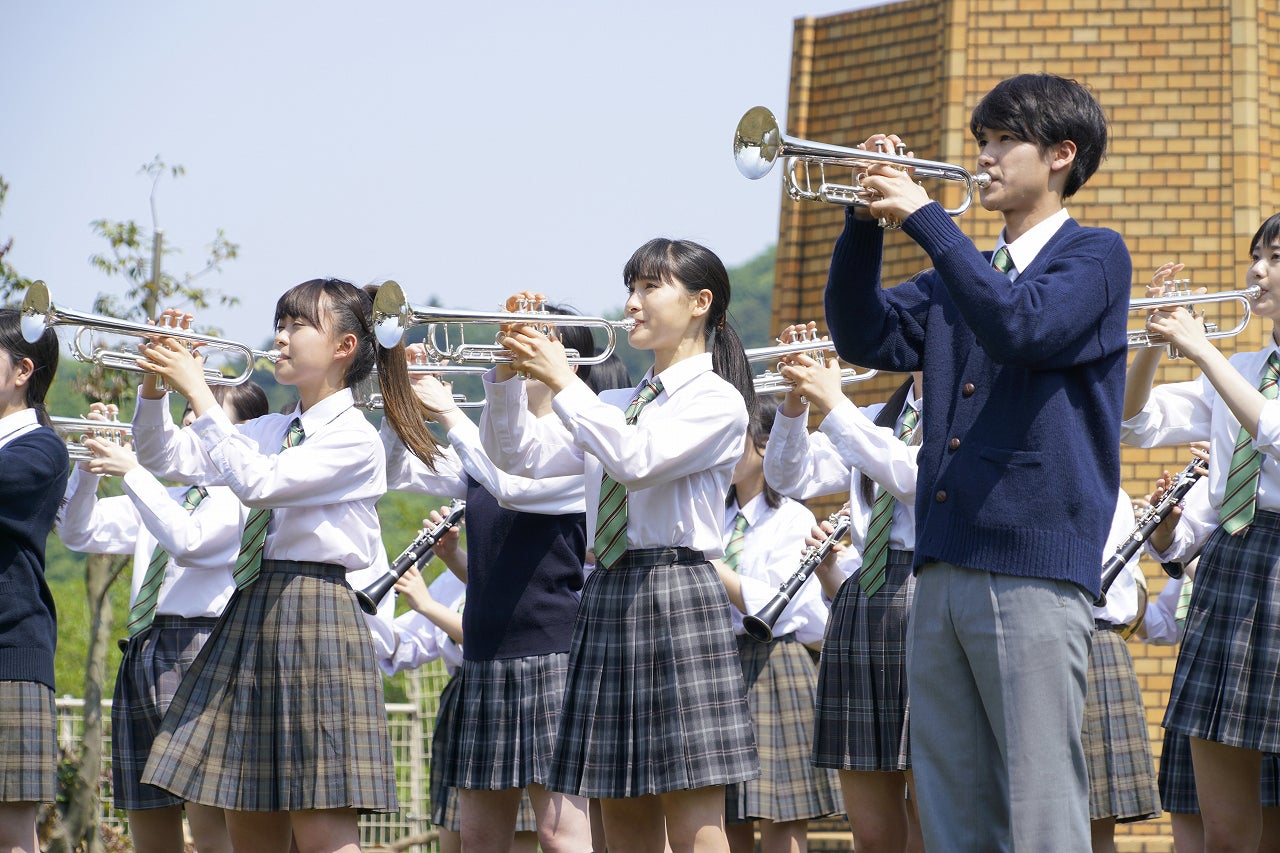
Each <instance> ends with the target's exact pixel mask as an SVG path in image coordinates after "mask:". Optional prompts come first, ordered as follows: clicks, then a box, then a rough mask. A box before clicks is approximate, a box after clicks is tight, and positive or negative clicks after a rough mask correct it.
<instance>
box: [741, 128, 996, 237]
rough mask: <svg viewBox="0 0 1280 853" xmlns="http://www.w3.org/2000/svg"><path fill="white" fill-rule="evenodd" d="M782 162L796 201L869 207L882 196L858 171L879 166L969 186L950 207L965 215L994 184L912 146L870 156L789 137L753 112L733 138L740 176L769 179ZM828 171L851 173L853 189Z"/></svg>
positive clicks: (785, 179) (881, 149) (984, 176)
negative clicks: (913, 153)
mask: <svg viewBox="0 0 1280 853" xmlns="http://www.w3.org/2000/svg"><path fill="white" fill-rule="evenodd" d="M778 158H784V159H786V160H787V161H788V162H787V165H786V171H785V173H784V175H783V185H784V186H785V188H786V190H787V195H789V196H790V197H791V198H792V199H793V200H795V201H823V202H827V203H828V204H843V205H861V206H864V207H865V206H866V205H867V204H869V203H871V202H872V201H875V200H876V199H877V198H878V197H879V196H878V194H877V193H876V192H874V191H873V190H870V189H868V188H866V187H863V186H862V185H861V181H860V179H859V177H858V172H859V171H861V170H863V169H866V168H867V167H868V166H870V165H872V164H875V163H887V164H889V165H891V166H897V167H899V168H903V169H911V170H913V171H914V173H915V175H916V177H919V178H932V179H936V180H941V181H951V182H954V183H958V184H963V186H964V198H963V199H961V201H960V203H959V204H958V205H956V206H955V207H950V208H944V209H945V210H946V211H947V213H948V214H950V215H951V216H959V215H960V214H962V213H964V212H965V211H966V210H968V209H969V206H970V205H971V204H973V194H974V191H975V189H979V188H982V189H985V188H986V187H987V186H988V185H989V184H990V183H991V176H990V175H988V174H986V173H985V172H984V173H981V174H977V175H972V174H970V173H969V172H968V171H967V170H965V169H963V168H961V167H959V166H954V165H952V164H950V163H942V162H939V161H937V160H921V159H919V158H916V157H908V156H907V155H906V147H905V146H902V145H899V146H898V150H897V152H896V153H890V152H888V151H885V150H884V146H883V145H880V146H879V150H876V151H866V150H863V149H861V148H842V147H840V146H837V145H827V144H824V143H821V142H810V141H808V140H805V139H793V138H791V137H788V136H783V134H782V129H781V127H780V126H779V125H778V120H777V119H776V118H774V117H773V113H771V112H770V111H769V110H768V109H766V108H764V107H752V108H751V109H749V110H747V112H746V114H745V115H743V117H742V119H741V120H740V121H739V122H738V127H737V129H736V130H735V131H734V134H733V159H734V161H735V162H736V163H737V164H738V171H739V172H741V173H742V174H743V176H744V177H747V178H750V179H751V180H756V179H758V178H763V177H764V176H765V175H767V174H769V171H770V170H771V169H772V168H773V164H774V163H775V162H776V161H777V160H778ZM827 166H832V167H840V168H847V169H851V170H852V171H853V179H852V181H851V182H850V183H847V184H841V183H832V182H829V181H828V180H827V175H826V167H827ZM814 169H816V171H817V181H816V185H815V181H814V178H813V176H812V173H811V172H812V170H814ZM882 224H883V223H882Z"/></svg>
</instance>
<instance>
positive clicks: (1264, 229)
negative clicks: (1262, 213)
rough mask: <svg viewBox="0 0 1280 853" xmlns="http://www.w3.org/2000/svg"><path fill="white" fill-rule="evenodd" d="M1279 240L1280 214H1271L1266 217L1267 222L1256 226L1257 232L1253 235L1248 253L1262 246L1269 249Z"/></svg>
mask: <svg viewBox="0 0 1280 853" xmlns="http://www.w3.org/2000/svg"><path fill="white" fill-rule="evenodd" d="M1277 238H1280V213H1273V214H1271V215H1270V216H1268V217H1267V220H1266V221H1265V222H1263V223H1262V224H1261V225H1259V226H1258V231H1257V233H1255V234H1254V235H1253V240H1252V242H1250V243H1249V252H1250V253H1252V252H1253V250H1254V249H1255V248H1256V247H1258V246H1262V247H1263V248H1267V247H1270V245H1271V244H1272V243H1274V242H1275V241H1276V239H1277Z"/></svg>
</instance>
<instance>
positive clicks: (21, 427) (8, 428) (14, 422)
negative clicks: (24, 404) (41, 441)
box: [0, 409, 40, 447]
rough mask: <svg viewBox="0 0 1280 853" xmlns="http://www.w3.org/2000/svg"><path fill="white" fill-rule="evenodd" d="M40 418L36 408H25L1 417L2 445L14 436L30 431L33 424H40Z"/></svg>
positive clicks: (0, 433) (0, 435) (0, 439)
mask: <svg viewBox="0 0 1280 853" xmlns="http://www.w3.org/2000/svg"><path fill="white" fill-rule="evenodd" d="M39 423H40V420H39V418H37V417H36V410H35V409H23V410H21V411H18V412H14V413H13V414H12V415H8V416H7V417H3V418H0V447H3V446H4V445H5V444H8V443H9V441H10V440H11V439H13V438H16V437H17V436H18V435H19V434H20V433H24V432H28V431H30V429H31V428H32V427H33V426H38V425H39Z"/></svg>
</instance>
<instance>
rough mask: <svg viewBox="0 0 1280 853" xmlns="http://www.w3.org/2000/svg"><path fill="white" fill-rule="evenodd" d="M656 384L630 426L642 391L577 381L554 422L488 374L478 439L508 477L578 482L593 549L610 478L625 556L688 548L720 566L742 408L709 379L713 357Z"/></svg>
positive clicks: (734, 394) (678, 368)
mask: <svg viewBox="0 0 1280 853" xmlns="http://www.w3.org/2000/svg"><path fill="white" fill-rule="evenodd" d="M648 378H649V376H648V375H647V374H646V376H645V380H646V381H647V380H648ZM658 378H659V379H660V380H661V381H662V392H661V393H660V394H658V396H657V397H656V398H655V399H654V400H653V402H651V403H649V404H648V405H646V406H645V407H644V409H643V411H642V412H641V413H640V417H639V421H638V422H637V423H636V424H635V425H628V424H627V423H626V417H625V415H624V413H623V412H624V410H625V408H626V407H627V405H628V404H629V403H630V402H631V400H632V399H634V398H635V396H636V394H637V390H638V388H639V387H641V386H637V388H629V389H624V390H613V391H605V392H603V393H601V395H600V396H599V397H596V395H595V394H594V393H593V392H592V391H591V389H590V388H588V387H587V386H586V385H585V384H584V383H583V382H581V381H576V382H573V383H572V384H570V385H569V387H567V388H565V389H564V390H562V391H560V392H559V393H558V394H556V395H555V397H554V398H553V399H552V408H553V409H554V411H555V414H556V415H557V418H549V417H548V418H534V417H533V415H531V414H530V413H529V412H528V410H527V408H526V402H525V392H524V383H523V382H521V381H520V380H519V379H510V380H508V381H506V382H494V381H493V373H492V372H490V373H489V374H487V375H486V376H485V407H484V413H483V414H482V415H481V418H480V434H481V440H482V442H483V444H484V448H485V450H486V451H487V452H488V454H489V456H490V458H492V459H493V461H494V462H495V463H496V464H497V465H498V466H499V467H500V468H503V469H504V470H506V471H508V472H509V473H512V474H519V475H524V476H528V477H546V476H567V475H574V474H578V475H582V476H583V477H584V482H585V489H586V513H587V537H588V546H589V547H590V546H592V545H594V538H595V528H596V513H597V510H598V509H599V502H600V481H601V476H602V473H603V472H608V474H609V476H610V477H612V478H613V479H614V480H615V481H617V482H618V483H621V484H622V485H623V486H625V487H626V489H627V499H628V510H627V547H628V548H665V547H685V548H693V549H696V550H699V551H702V552H703V553H704V554H705V555H706V556H707V557H708V558H711V557H718V556H720V555H721V554H722V553H723V552H724V546H723V538H722V534H723V527H724V496H725V495H726V494H727V493H728V491H729V485H730V483H731V482H732V481H733V469H734V467H735V466H736V465H737V463H738V459H739V458H740V457H741V456H742V450H743V446H744V439H745V436H746V429H747V408H746V404H745V403H744V402H743V400H742V395H740V394H739V393H738V391H737V389H736V388H734V387H733V386H732V385H730V384H729V383H728V382H726V381H725V380H723V379H721V378H720V377H719V376H717V375H716V374H715V373H714V372H713V371H712V369H711V354H710V353H703V354H700V355H696V356H693V357H691V358H687V359H684V360H683V361H680V362H677V363H676V364H673V365H672V366H671V367H669V368H667V369H666V370H665V371H663V372H662V374H661V375H660V376H659V377H658Z"/></svg>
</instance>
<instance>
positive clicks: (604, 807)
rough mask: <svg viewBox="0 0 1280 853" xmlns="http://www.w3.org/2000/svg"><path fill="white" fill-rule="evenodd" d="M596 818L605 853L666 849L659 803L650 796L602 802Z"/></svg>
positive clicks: (660, 851)
mask: <svg viewBox="0 0 1280 853" xmlns="http://www.w3.org/2000/svg"><path fill="white" fill-rule="evenodd" d="M723 796H724V795H723V793H722V794H721V797H723ZM723 807H724V805H723V803H721V809H722V810H723ZM600 816H601V817H602V818H603V820H604V832H605V837H606V838H607V839H608V841H609V853H663V851H665V850H666V849H667V831H666V828H665V826H664V825H663V813H662V802H661V800H659V798H658V797H656V796H654V795H648V796H644V797H627V798H626V799H602V800H600Z"/></svg>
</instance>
